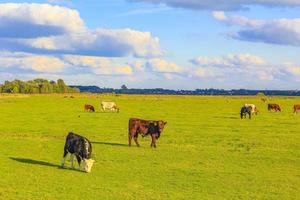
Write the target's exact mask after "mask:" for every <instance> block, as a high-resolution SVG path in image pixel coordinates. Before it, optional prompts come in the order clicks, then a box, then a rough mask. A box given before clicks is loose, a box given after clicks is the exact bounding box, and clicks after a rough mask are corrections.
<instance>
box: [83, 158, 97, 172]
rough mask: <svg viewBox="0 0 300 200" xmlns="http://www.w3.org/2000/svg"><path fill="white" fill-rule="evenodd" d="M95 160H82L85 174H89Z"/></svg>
mask: <svg viewBox="0 0 300 200" xmlns="http://www.w3.org/2000/svg"><path fill="white" fill-rule="evenodd" d="M94 162H95V160H93V159H84V160H83V170H84V171H85V172H87V173H89V172H91V170H92V167H93V164H94Z"/></svg>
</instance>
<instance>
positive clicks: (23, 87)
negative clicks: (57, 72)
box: [0, 79, 80, 94]
mask: <svg viewBox="0 0 300 200" xmlns="http://www.w3.org/2000/svg"><path fill="white" fill-rule="evenodd" d="M78 92H80V90H79V89H78V88H76V87H69V86H67V85H66V84H65V82H64V81H63V80H62V79H58V80H57V82H55V81H48V80H45V79H34V80H29V81H21V80H13V81H5V82H4V83H3V84H0V93H21V94H49V93H78Z"/></svg>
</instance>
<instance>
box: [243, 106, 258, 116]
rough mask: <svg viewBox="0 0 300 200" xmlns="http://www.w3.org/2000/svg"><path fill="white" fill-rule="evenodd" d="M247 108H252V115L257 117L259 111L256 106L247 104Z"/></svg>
mask: <svg viewBox="0 0 300 200" xmlns="http://www.w3.org/2000/svg"><path fill="white" fill-rule="evenodd" d="M244 106H245V107H250V108H251V114H252V115H253V114H255V115H257V113H258V109H257V107H256V106H255V105H254V104H247V103H246V104H245V105H244Z"/></svg>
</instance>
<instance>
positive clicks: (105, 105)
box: [101, 101, 120, 112]
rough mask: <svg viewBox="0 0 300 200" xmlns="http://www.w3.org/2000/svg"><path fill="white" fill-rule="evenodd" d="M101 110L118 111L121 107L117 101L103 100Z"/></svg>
mask: <svg viewBox="0 0 300 200" xmlns="http://www.w3.org/2000/svg"><path fill="white" fill-rule="evenodd" d="M101 110H102V111H105V110H111V111H117V112H119V111H120V109H119V108H118V107H117V104H116V103H115V102H105V101H102V102H101Z"/></svg>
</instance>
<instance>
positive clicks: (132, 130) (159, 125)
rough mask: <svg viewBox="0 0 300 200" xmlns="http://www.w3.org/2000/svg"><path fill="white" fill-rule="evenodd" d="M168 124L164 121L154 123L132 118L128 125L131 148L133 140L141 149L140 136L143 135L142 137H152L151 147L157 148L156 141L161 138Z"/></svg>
mask: <svg viewBox="0 0 300 200" xmlns="http://www.w3.org/2000/svg"><path fill="white" fill-rule="evenodd" d="M166 124H167V122H165V121H163V120H158V121H154V120H143V119H137V118H130V119H129V124H128V145H129V146H131V140H132V138H133V139H134V141H135V143H136V145H137V146H138V147H139V146H140V144H139V143H138V135H139V134H141V135H142V137H145V136H147V135H151V147H154V148H156V140H158V138H159V137H160V134H161V133H162V131H163V130H164V127H165V125H166Z"/></svg>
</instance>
